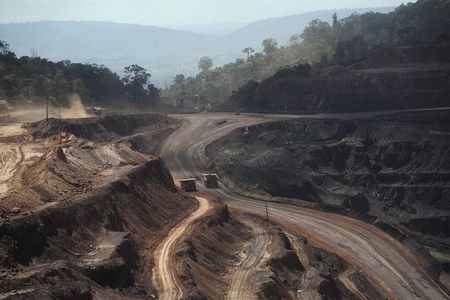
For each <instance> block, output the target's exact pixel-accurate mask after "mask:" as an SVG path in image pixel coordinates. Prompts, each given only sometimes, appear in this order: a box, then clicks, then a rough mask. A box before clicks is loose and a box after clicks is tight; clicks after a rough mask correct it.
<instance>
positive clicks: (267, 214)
mask: <svg viewBox="0 0 450 300" xmlns="http://www.w3.org/2000/svg"><path fill="white" fill-rule="evenodd" d="M264 202H265V203H266V221H267V222H269V206H268V204H267V200H264Z"/></svg>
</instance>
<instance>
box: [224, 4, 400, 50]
mask: <svg viewBox="0 0 450 300" xmlns="http://www.w3.org/2000/svg"><path fill="white" fill-rule="evenodd" d="M392 10H394V8H393V7H379V8H358V9H337V10H321V11H314V12H307V13H302V14H296V15H291V16H285V17H280V18H271V19H265V20H261V21H256V22H253V23H250V24H248V25H246V26H244V27H242V28H240V29H238V30H236V31H235V32H233V33H230V34H229V35H228V36H227V38H229V39H230V40H232V41H233V42H234V43H238V44H242V45H245V44H247V45H248V46H252V47H256V48H255V49H260V48H261V41H262V40H264V39H266V38H268V37H272V38H274V39H276V40H277V41H278V42H279V43H280V44H282V45H285V44H287V43H288V42H289V38H290V37H291V36H292V35H293V34H295V33H299V32H303V30H304V29H305V28H306V26H308V23H309V22H311V21H312V20H315V19H319V20H322V21H325V22H329V23H331V21H332V16H333V14H334V13H336V14H337V15H338V17H339V18H346V17H348V16H350V15H352V14H354V13H357V14H363V13H366V12H378V13H388V12H391V11H392Z"/></svg>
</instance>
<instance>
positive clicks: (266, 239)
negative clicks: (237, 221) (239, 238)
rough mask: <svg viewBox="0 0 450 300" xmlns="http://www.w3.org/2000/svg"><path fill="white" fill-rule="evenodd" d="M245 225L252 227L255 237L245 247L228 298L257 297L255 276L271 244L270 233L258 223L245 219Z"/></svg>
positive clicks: (231, 299)
mask: <svg viewBox="0 0 450 300" xmlns="http://www.w3.org/2000/svg"><path fill="white" fill-rule="evenodd" d="M243 223H244V224H245V225H247V226H248V227H250V228H252V230H253V239H252V240H251V241H250V243H249V244H247V245H246V246H245V247H244V249H243V257H242V258H241V261H240V263H239V265H238V266H236V268H235V272H234V274H233V276H232V279H231V283H230V287H229V289H228V290H229V293H228V294H227V296H226V299H229V300H234V299H236V300H237V299H249V300H250V299H257V295H256V291H257V289H256V288H255V284H254V283H253V282H252V280H251V277H253V276H254V275H255V274H256V273H257V272H258V271H259V269H260V268H261V267H262V264H263V263H264V258H265V257H266V256H267V255H266V253H267V251H268V249H267V248H268V247H269V244H270V235H269V233H268V232H267V231H266V230H265V229H264V228H263V227H262V226H261V225H259V224H258V223H256V222H251V221H248V220H246V221H243Z"/></svg>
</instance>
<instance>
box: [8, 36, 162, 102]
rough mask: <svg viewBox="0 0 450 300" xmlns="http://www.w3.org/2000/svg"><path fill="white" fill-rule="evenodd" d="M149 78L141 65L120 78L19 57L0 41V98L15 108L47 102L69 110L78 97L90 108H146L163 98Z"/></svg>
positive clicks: (93, 68) (88, 67)
mask: <svg viewBox="0 0 450 300" xmlns="http://www.w3.org/2000/svg"><path fill="white" fill-rule="evenodd" d="M150 78H151V74H150V73H149V72H148V71H147V70H146V69H144V68H143V67H141V66H138V65H131V66H128V67H126V68H125V69H124V75H123V76H122V77H120V76H119V75H117V74H116V73H114V72H112V71H111V70H109V69H108V68H106V67H105V66H103V65H96V64H81V63H71V62H70V61H68V60H64V61H60V62H52V61H49V60H47V59H45V58H41V57H38V56H37V55H32V56H22V57H17V56H16V55H15V54H14V53H13V52H12V51H11V50H10V47H9V45H8V43H7V42H5V41H0V98H1V99H7V100H8V101H9V102H10V103H11V104H12V105H13V106H14V105H41V104H42V103H43V101H44V99H45V98H47V99H48V100H50V101H51V103H52V104H53V105H55V106H66V105H68V96H69V95H70V94H74V93H76V94H78V95H79V96H80V97H81V98H82V99H83V101H84V103H85V104H86V105H90V106H101V107H118V108H124V107H128V108H132V107H135V108H145V107H148V106H151V105H152V104H153V103H154V102H155V101H156V100H157V99H158V98H159V94H160V91H159V89H157V88H156V87H155V86H154V85H153V84H151V83H150V81H149V80H150Z"/></svg>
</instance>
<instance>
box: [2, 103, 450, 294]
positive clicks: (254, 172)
mask: <svg viewBox="0 0 450 300" xmlns="http://www.w3.org/2000/svg"><path fill="white" fill-rule="evenodd" d="M448 115H449V110H448V109H439V110H415V111H402V112H400V111H397V112H383V113H381V112H380V113H359V114H336V115H327V114H321V115H303V116H302V115H262V114H226V113H203V114H183V115H170V116H167V115H158V114H123V113H122V114H110V115H104V116H95V117H86V118H78V119H54V118H50V119H48V120H45V119H44V120H39V119H40V118H34V117H33V114H32V111H29V112H27V111H21V112H15V113H9V114H8V116H6V115H4V116H1V117H0V122H1V123H0V299H433V300H434V299H448V298H449V294H448V292H449V290H450V273H449V272H450V252H449V250H448V249H449V245H450V239H449V237H450V236H449V235H450V231H449V228H450V206H449V196H450V179H449V178H450V177H449V175H450V123H449V118H448Z"/></svg>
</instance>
